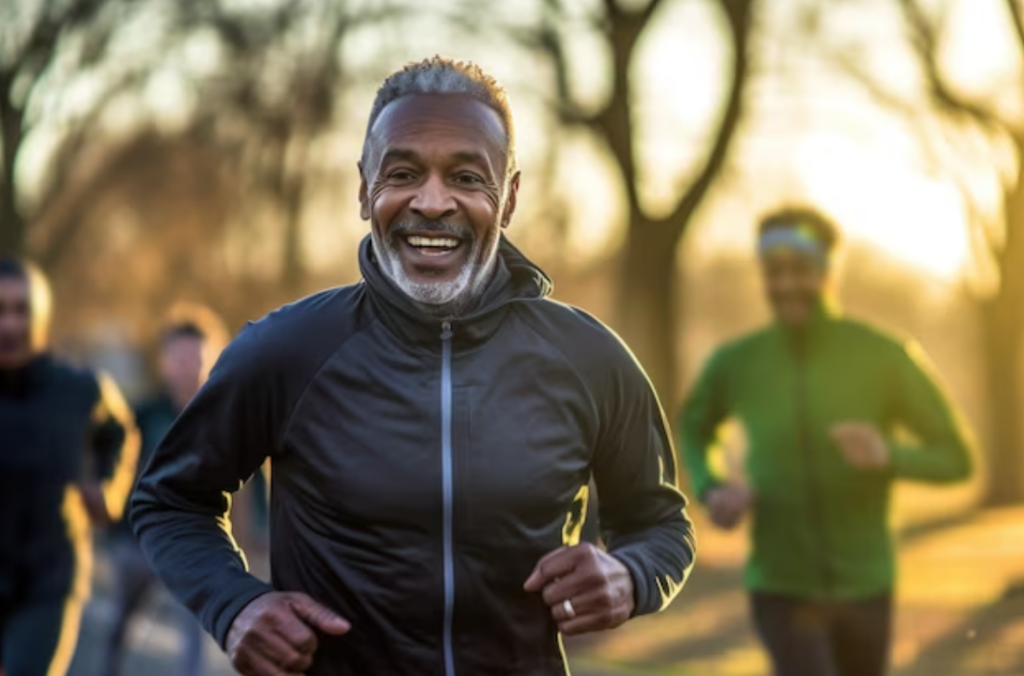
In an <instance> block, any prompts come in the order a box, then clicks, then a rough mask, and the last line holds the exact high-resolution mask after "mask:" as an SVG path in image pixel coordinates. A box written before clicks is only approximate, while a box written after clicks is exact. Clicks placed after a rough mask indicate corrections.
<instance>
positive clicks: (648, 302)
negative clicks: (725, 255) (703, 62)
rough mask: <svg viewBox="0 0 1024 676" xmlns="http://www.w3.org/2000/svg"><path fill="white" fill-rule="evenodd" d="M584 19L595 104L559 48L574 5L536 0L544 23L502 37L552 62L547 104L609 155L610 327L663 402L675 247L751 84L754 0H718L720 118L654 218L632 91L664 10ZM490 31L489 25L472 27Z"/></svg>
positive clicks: (619, 11) (658, 3)
mask: <svg viewBox="0 0 1024 676" xmlns="http://www.w3.org/2000/svg"><path fill="white" fill-rule="evenodd" d="M594 4H595V8H594V12H593V13H591V14H590V15H588V16H586V17H584V19H583V21H584V22H585V23H586V24H587V25H585V26H584V28H585V29H589V30H593V31H595V32H596V34H597V35H599V36H600V37H601V40H602V42H603V46H604V48H605V49H606V51H607V53H608V55H609V57H610V66H611V67H610V72H609V73H608V76H609V80H610V87H609V88H608V93H607V96H606V97H605V98H604V100H603V101H601V102H600V103H599V104H598V105H597V106H596V107H595V106H593V105H591V104H589V103H587V102H584V101H581V100H580V99H579V98H578V96H577V94H576V93H575V91H574V88H573V87H572V85H571V83H572V80H573V77H574V75H573V70H572V67H573V64H572V63H571V60H570V58H569V57H568V54H567V50H566V41H565V38H566V35H567V33H568V32H570V31H572V30H575V29H578V28H579V19H578V18H577V17H576V16H574V14H576V13H577V12H578V7H577V6H576V5H575V4H574V3H569V2H565V1H564V0H543V7H542V13H541V15H540V16H541V18H540V20H539V21H538V22H536V23H535V24H534V25H521V24H519V25H512V26H502V27H500V30H501V31H503V32H504V34H505V36H506V37H511V38H512V39H513V40H514V41H515V42H516V43H517V44H518V45H519V46H523V47H525V48H527V49H528V50H530V51H531V52H532V53H535V54H538V55H540V56H542V57H543V58H544V60H545V61H547V62H548V64H549V65H550V69H549V70H550V72H551V73H553V77H554V82H553V83H552V84H551V89H552V90H553V91H554V97H553V99H552V100H551V101H550V106H551V108H552V110H553V111H554V113H555V115H556V116H557V117H558V119H559V120H560V121H561V123H562V124H564V125H568V126H574V127H582V128H584V129H587V130H589V131H590V132H592V133H593V134H594V135H595V136H596V137H597V138H598V139H599V140H600V141H601V142H602V144H603V145H605V146H606V147H607V149H608V151H609V154H610V156H611V157H612V159H613V160H614V163H615V165H616V167H617V169H618V172H619V174H620V177H621V180H622V184H623V187H624V193H625V196H626V206H627V209H628V223H627V230H626V242H625V247H624V250H623V252H622V268H621V277H620V282H619V283H618V289H617V301H616V309H617V310H616V318H615V324H616V327H617V328H618V329H619V331H620V332H621V333H622V334H623V336H624V337H625V338H626V340H627V342H628V343H629V345H630V347H631V348H632V349H633V350H634V352H635V353H636V354H637V356H638V358H639V359H640V361H641V362H642V363H643V365H644V367H645V368H646V369H647V372H648V373H649V374H650V376H651V379H652V381H653V382H654V384H655V386H656V387H657V389H658V391H659V393H660V394H661V397H662V399H663V401H664V402H665V404H666V405H669V406H671V405H674V404H675V403H676V395H677V388H676V386H677V383H676V373H677V368H676V364H677V359H678V355H677V354H676V340H675V337H676V327H677V322H676V320H677V317H679V316H680V313H681V307H680V306H681V300H682V294H680V293H678V291H679V288H680V285H681V283H682V279H681V278H682V276H681V275H677V274H676V270H677V265H676V262H677V260H676V259H677V252H678V250H679V244H680V242H681V241H682V238H683V237H684V235H685V234H686V233H687V232H688V229H689V226H690V224H691V223H692V222H693V216H694V214H695V213H696V211H697V208H698V207H699V206H700V204H701V202H702V201H703V199H704V197H705V196H706V195H707V193H708V191H709V189H710V188H711V186H712V185H713V184H714V182H715V180H716V179H717V178H719V176H720V174H721V172H722V170H723V167H724V166H725V164H726V159H727V157H728V155H729V150H730V147H731V145H732V142H733V139H734V138H735V136H736V132H737V130H738V128H739V123H740V120H741V117H742V114H743V109H744V92H745V88H746V85H747V83H748V81H749V79H750V54H749V52H750V44H751V34H752V26H753V20H752V19H753V13H754V5H755V0H717V2H716V3H715V4H716V5H717V7H718V9H719V10H720V12H721V15H722V17H723V18H724V19H725V25H726V29H727V30H726V34H727V37H728V40H729V43H730V46H731V48H732V53H733V60H732V66H731V68H730V70H729V81H728V87H727V92H726V95H725V99H724V101H723V104H722V109H721V113H720V115H719V118H718V120H717V122H716V123H715V125H714V127H713V128H712V129H711V130H710V131H709V132H708V134H707V138H708V145H707V150H706V152H705V155H704V156H703V158H702V159H701V160H700V161H699V162H698V164H697V166H696V167H695V169H694V172H693V174H692V175H691V176H690V178H689V180H688V182H687V185H686V186H685V187H684V188H683V189H682V190H681V194H680V195H679V198H678V201H677V202H676V204H675V206H674V207H673V208H672V209H671V210H670V211H669V213H667V214H665V215H663V216H653V215H651V214H650V213H649V212H648V210H647V209H645V206H644V204H643V201H642V199H641V196H640V185H639V171H638V167H637V149H636V136H635V134H636V128H637V114H636V110H635V107H634V102H633V99H632V96H631V92H633V91H635V90H636V87H635V82H634V78H635V77H636V73H635V68H634V65H635V63H634V62H635V59H636V54H637V45H638V43H639V41H640V39H641V37H642V36H643V34H644V32H645V30H647V29H648V28H649V27H650V26H651V24H652V23H653V21H654V20H655V18H656V16H657V13H658V11H659V10H660V9H661V8H662V6H663V5H664V4H665V3H664V2H663V0H649V2H646V3H637V2H627V1H624V0H601V2H597V3H594ZM570 5H572V6H570ZM479 27H483V28H487V25H483V26H479Z"/></svg>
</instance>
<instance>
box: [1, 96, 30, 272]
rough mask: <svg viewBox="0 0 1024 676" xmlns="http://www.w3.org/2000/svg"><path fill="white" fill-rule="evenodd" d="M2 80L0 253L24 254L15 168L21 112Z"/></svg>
mask: <svg viewBox="0 0 1024 676" xmlns="http://www.w3.org/2000/svg"><path fill="white" fill-rule="evenodd" d="M3 81H4V78H0V144H3V151H2V152H3V155H2V166H0V254H14V255H22V254H24V253H25V239H26V224H25V220H24V219H23V218H22V217H21V214H20V213H19V212H18V202H17V192H18V191H17V185H16V183H15V172H14V167H15V163H16V160H17V157H18V150H19V149H20V148H21V141H22V118H23V114H22V111H21V110H19V109H18V108H16V107H14V106H13V105H12V104H11V103H10V91H9V87H6V86H4V85H3Z"/></svg>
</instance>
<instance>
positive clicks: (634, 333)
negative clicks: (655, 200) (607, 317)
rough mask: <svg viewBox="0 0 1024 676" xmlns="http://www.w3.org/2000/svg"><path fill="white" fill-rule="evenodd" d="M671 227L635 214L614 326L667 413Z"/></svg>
mask: <svg viewBox="0 0 1024 676" xmlns="http://www.w3.org/2000/svg"><path fill="white" fill-rule="evenodd" d="M676 246H677V237H676V231H675V229H674V228H672V227H669V225H668V224H667V223H665V222H657V221H650V220H648V219H646V218H644V217H643V216H641V215H639V214H634V215H633V217H632V219H631V223H630V228H629V235H628V240H627V242H626V247H625V251H624V261H623V266H622V274H623V278H622V282H621V283H620V284H619V298H618V317H617V327H618V329H619V331H620V333H621V334H622V337H623V338H624V339H625V341H626V343H627V344H628V345H629V347H630V349H632V350H633V354H635V355H636V357H637V359H639V360H640V364H641V365H642V366H643V367H644V370H646V371H647V375H648V376H649V377H650V379H651V382H652V383H654V387H655V389H656V390H657V391H658V395H659V397H660V398H661V403H662V406H664V407H665V409H666V410H667V411H671V410H673V408H674V407H675V406H676V404H677V403H678V401H677V399H676V397H677V394H678V393H677V392H676V349H675V347H676V346H675V329H676V321H675V320H676V316H677V312H678V310H679V308H678V303H677V302H676V288H675V287H676V283H675V282H676V275H675V269H676V265H675V261H676Z"/></svg>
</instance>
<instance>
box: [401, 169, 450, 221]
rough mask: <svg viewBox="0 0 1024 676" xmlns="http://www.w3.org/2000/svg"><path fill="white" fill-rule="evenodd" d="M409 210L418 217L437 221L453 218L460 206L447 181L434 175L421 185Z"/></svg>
mask: <svg viewBox="0 0 1024 676" xmlns="http://www.w3.org/2000/svg"><path fill="white" fill-rule="evenodd" d="M409 208H410V209H411V210H412V211H413V213H415V214H416V215H418V216H421V217H423V218H425V219H427V220H431V221H436V220H440V219H442V218H447V217H449V216H452V215H453V214H454V213H455V212H456V211H457V210H458V204H457V203H456V201H455V195H453V194H452V190H451V188H450V187H449V186H448V185H447V183H446V182H445V180H444V179H443V178H442V177H440V176H433V175H432V176H431V177H430V178H429V179H428V180H426V181H424V182H423V183H422V184H421V185H420V188H419V190H417V191H416V195H415V196H414V197H413V199H412V202H410V204H409Z"/></svg>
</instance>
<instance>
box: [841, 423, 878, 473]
mask: <svg viewBox="0 0 1024 676" xmlns="http://www.w3.org/2000/svg"><path fill="white" fill-rule="evenodd" d="M829 433H830V434H831V435H832V440H833V441H835V442H836V445H837V446H839V450H840V451H842V453H843V456H844V457H845V458H846V461H847V462H848V463H850V464H851V465H853V466H854V467H857V468H860V469H885V468H886V467H888V466H889V465H890V464H891V462H892V454H891V453H890V452H889V446H888V445H887V444H886V443H885V437H883V436H882V433H881V432H880V431H878V428H877V427H875V426H874V425H872V424H871V423H863V422H842V423H838V424H836V425H833V426H832V429H831V430H829Z"/></svg>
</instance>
